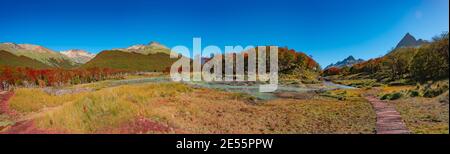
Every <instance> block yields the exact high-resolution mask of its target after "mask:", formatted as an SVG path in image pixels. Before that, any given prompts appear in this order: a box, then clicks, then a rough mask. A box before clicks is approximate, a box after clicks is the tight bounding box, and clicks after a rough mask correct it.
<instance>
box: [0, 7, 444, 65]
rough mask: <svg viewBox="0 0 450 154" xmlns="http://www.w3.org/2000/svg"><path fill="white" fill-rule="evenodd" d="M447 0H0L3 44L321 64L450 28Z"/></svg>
mask: <svg viewBox="0 0 450 154" xmlns="http://www.w3.org/2000/svg"><path fill="white" fill-rule="evenodd" d="M448 3H449V1H448V0H297V1H294V0H291V1H288V0H271V1H269V0H259V1H256V0H191V1H186V0H155V1H151V0H147V1H145V0H120V1H119V0H109V1H107V0H0V5H1V9H0V42H15V43H31V44H38V45H42V46H45V47H48V48H51V49H53V50H67V49H84V50H87V51H90V52H94V53H97V52H100V51H101V50H105V49H112V48H119V47H127V46H130V45H134V44H146V43H148V42H150V41H158V42H160V43H162V44H165V45H166V46H169V47H173V46H176V45H186V46H191V45H192V38H193V37H201V38H202V45H203V47H205V46H206V45H218V46H221V47H223V46H225V45H242V46H246V45H279V46H288V47H289V48H293V49H295V50H297V51H303V52H306V53H307V54H309V55H312V56H313V58H314V59H316V60H317V61H318V62H319V63H320V64H321V65H322V67H324V66H326V65H328V64H330V63H334V62H336V61H338V60H342V59H344V58H346V57H347V56H349V55H353V56H354V57H357V58H363V59H369V58H374V57H377V56H381V55H383V54H385V53H386V52H387V51H388V50H390V49H391V48H392V47H394V46H395V45H396V43H397V42H398V41H399V40H400V39H401V38H402V37H403V36H404V35H405V34H406V33H407V32H410V33H411V34H412V35H414V36H415V37H416V38H423V39H431V38H432V37H433V36H435V35H438V34H440V33H442V32H443V31H448V29H449V25H448V23H449V21H448V18H449V8H448V6H449V4H448Z"/></svg>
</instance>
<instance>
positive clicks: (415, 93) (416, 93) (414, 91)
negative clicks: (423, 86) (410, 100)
mask: <svg viewBox="0 0 450 154" xmlns="http://www.w3.org/2000/svg"><path fill="white" fill-rule="evenodd" d="M409 96H410V97H417V96H419V92H418V91H417V90H410V91H409Z"/></svg>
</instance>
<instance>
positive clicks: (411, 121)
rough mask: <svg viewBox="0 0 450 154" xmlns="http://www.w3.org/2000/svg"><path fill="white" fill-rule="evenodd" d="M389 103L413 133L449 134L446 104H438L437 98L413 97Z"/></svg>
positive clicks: (447, 107) (447, 106)
mask: <svg viewBox="0 0 450 154" xmlns="http://www.w3.org/2000/svg"><path fill="white" fill-rule="evenodd" d="M447 94H448V93H447ZM447 97H448V95H447ZM391 103H392V104H394V105H395V107H396V108H397V110H398V111H399V112H400V114H401V115H402V118H403V121H405V123H406V125H407V127H408V128H409V129H410V130H411V131H412V132H413V133H416V134H449V128H448V126H449V104H448V102H447V103H442V102H439V100H438V98H422V97H415V98H407V99H400V100H396V101H392V102H391Z"/></svg>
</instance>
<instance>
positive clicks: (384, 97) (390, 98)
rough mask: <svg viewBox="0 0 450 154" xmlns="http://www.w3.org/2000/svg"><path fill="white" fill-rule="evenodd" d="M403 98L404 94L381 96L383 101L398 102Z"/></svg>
mask: <svg viewBox="0 0 450 154" xmlns="http://www.w3.org/2000/svg"><path fill="white" fill-rule="evenodd" d="M401 97H402V93H399V92H397V93H392V94H384V95H383V96H381V98H380V99H381V100H396V99H399V98H401Z"/></svg>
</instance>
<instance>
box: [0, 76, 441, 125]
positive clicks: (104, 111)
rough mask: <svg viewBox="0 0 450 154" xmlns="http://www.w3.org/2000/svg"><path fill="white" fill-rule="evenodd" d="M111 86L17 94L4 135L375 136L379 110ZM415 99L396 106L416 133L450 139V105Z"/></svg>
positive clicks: (161, 86) (332, 94) (326, 99)
mask: <svg viewBox="0 0 450 154" xmlns="http://www.w3.org/2000/svg"><path fill="white" fill-rule="evenodd" d="M108 82H109V81H106V82H99V83H94V84H86V85H79V86H74V87H71V88H88V89H91V90H81V91H77V92H74V93H71V94H62V95H55V94H49V93H48V91H47V92H45V90H44V89H40V88H19V89H16V90H15V91H14V96H13V97H11V98H9V99H8V100H7V101H3V102H2V104H7V106H8V110H9V111H11V112H5V111H2V114H1V116H0V133H77V134H78V133H81V134H85V133H88V134H90V133H101V134H103V133H107V134H108V133H113V134H116V133H119V134H123V133H125V134H128V133H133V134H134V133H137V134H141V133H144V134H145V133H188V134H191V133H194V134H197V133H200V134H209V133H256V134H260V133H262V134H277V133H287V134H290V133H292V134H316V133H318V134H329V133H337V134H360V133H363V134H371V133H376V129H375V127H376V114H375V111H374V109H373V107H372V105H371V104H370V102H368V101H367V100H366V99H364V97H363V95H364V94H365V93H367V92H370V91H368V90H362V89H349V90H331V91H327V92H324V93H294V94H293V93H281V94H278V96H280V97H279V98H277V99H271V100H264V101H262V100H258V101H255V99H254V98H252V96H249V95H247V94H243V93H236V92H226V91H221V90H215V89H207V88H201V87H196V86H192V85H188V84H183V83H171V82H156V83H155V82H153V83H152V82H150V83H138V84H129V83H128V82H127V84H110V83H108ZM109 85H114V86H109ZM69 89H70V88H69ZM447 95H448V94H447ZM408 101H409V100H403V99H401V100H398V103H396V102H390V103H394V104H395V106H396V108H397V109H398V110H399V112H400V113H401V114H402V116H404V117H405V118H404V121H405V123H406V125H407V126H408V128H410V129H411V130H412V132H413V133H447V134H448V103H447V104H446V105H447V108H446V110H445V109H442V108H441V107H438V106H437V104H433V105H431V104H430V105H428V106H422V105H421V103H420V102H419V101H418V102H415V104H413V105H410V104H405V103H406V102H408ZM424 101H427V100H424ZM444 106H445V104H444ZM12 112H14V113H15V114H14V115H12V114H10V113H12ZM418 114H419V116H424V117H419V118H418V117H417V116H418ZM444 114H446V115H447V116H443V115H444Z"/></svg>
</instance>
